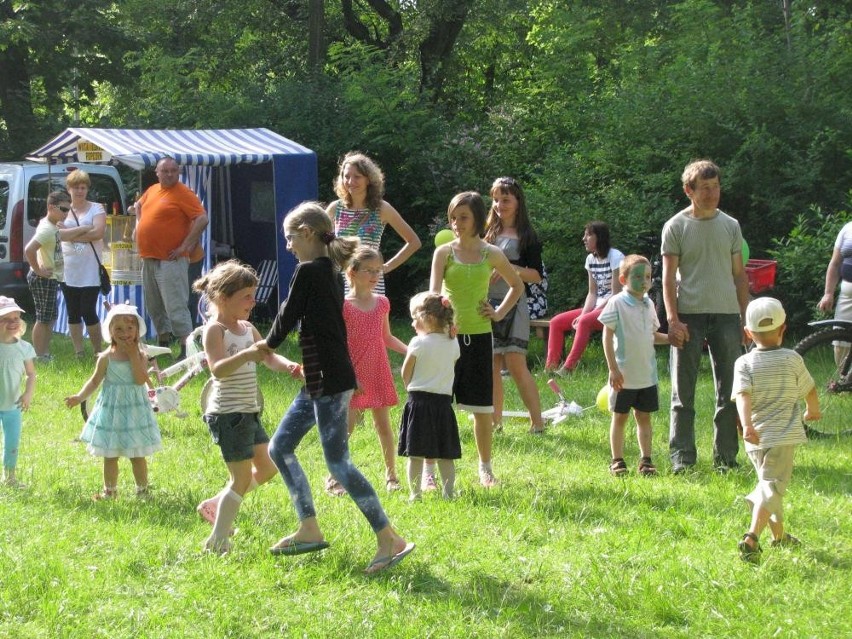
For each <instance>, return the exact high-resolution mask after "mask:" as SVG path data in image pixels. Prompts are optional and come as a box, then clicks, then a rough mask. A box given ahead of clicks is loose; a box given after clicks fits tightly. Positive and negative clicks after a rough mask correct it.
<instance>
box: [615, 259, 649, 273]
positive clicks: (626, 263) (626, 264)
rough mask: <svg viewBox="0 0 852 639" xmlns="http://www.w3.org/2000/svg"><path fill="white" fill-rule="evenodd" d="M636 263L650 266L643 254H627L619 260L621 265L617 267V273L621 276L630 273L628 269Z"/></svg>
mask: <svg viewBox="0 0 852 639" xmlns="http://www.w3.org/2000/svg"><path fill="white" fill-rule="evenodd" d="M637 264H647V265H648V267H650V266H651V262H650V261H649V260H648V258H647V257H645V256H644V255H636V254H632V255H628V256H627V257H625V258H624V259H623V260H622V261H621V266H620V267H619V269H618V274H619V275H620V276H622V277H627V276H628V275H630V270H631V269H632V268H633V267H634V266H636V265H637Z"/></svg>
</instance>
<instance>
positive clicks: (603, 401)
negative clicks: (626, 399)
mask: <svg viewBox="0 0 852 639" xmlns="http://www.w3.org/2000/svg"><path fill="white" fill-rule="evenodd" d="M595 404H596V405H597V407H598V408H599V409H600V410H601V411H602V412H604V413H608V412H609V384H604V386H603V388H601V389H600V390H599V391H598V396H597V399H596V400H595Z"/></svg>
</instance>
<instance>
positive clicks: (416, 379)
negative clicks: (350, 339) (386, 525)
mask: <svg viewBox="0 0 852 639" xmlns="http://www.w3.org/2000/svg"><path fill="white" fill-rule="evenodd" d="M410 310H411V318H412V320H414V321H413V322H412V326H414V330H415V331H417V335H416V336H415V337H414V338H412V340H411V342H410V343H409V345H408V353H407V354H406V356H405V361H403V363H402V380H403V382H405V387H406V389H407V390H408V401H407V402H406V403H405V409H404V410H403V414H402V426H401V428H400V432H399V448H398V451H397V452H398V454H399V455H400V457H408V486H409V489H410V490H411V497H410V501H417V500H419V499H420V497H421V482H420V476H421V474H422V472H423V460H424V458H427V457H428V458H430V459H436V460H437V462H438V469H439V470H440V472H441V485H442V488H443V495H444V497H445V498H447V499H450V498H452V496H453V491H454V486H455V480H456V466H455V461H453V460H455V459H460V458H461V443H460V442H459V426H458V422H457V421H456V414H455V411H454V410H453V381H454V378H455V373H454V369H455V364H456V360H457V359H458V358H459V343H458V340H456V336H455V327H454V326H453V307H452V304H450V300H448V299H447V298H446V297H443V296H442V295H440V294H438V293H429V292H423V293H418V294H417V295H415V296H414V297H412V298H411V302H410Z"/></svg>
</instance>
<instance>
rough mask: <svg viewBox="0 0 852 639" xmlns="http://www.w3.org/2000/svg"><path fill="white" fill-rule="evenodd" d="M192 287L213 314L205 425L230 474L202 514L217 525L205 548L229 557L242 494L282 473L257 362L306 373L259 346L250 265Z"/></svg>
mask: <svg viewBox="0 0 852 639" xmlns="http://www.w3.org/2000/svg"><path fill="white" fill-rule="evenodd" d="M193 288H194V289H195V290H196V291H198V292H199V293H202V294H204V295H206V296H207V300H208V302H209V304H210V308H211V310H212V314H211V317H210V320H209V322H208V323H207V326H206V327H205V329H204V338H203V339H204V354H205V357H206V358H207V364H208V365H209V367H210V372H211V374H212V376H213V378H212V387H211V392H210V395H209V398H208V401H207V403H206V404H207V405H206V406H205V407H204V421H205V422H206V423H207V426H208V427H209V428H210V434H211V435H212V436H213V441H214V442H215V443H216V444H217V445H218V446H219V448H220V449H221V450H222V458H223V459H224V460H225V465H226V466H227V467H228V472H229V473H230V481H229V482H228V484H227V485H226V486H225V488H224V489H223V490H222V491H221V492H220V493H219V494H218V495H215V496H214V497H211V498H210V499H206V500H204V501H203V502H201V503H200V504H199V505H198V509H197V510H198V512H199V514H200V515H201V516H202V517H204V518H205V519H206V520H207V521H209V522H210V523H212V524H213V532H211V533H210V536H209V537H208V538H207V541H206V542H205V544H204V547H205V549H206V550H207V551H210V552H215V553H219V554H224V553H226V552H228V551H229V550H230V549H231V544H230V541H229V539H228V538H229V536H230V534H231V530H232V526H233V523H234V520H235V519H236V517H237V512H238V511H239V509H240V504H241V503H242V501H243V496H244V495H245V494H246V493H247V492H248V491H250V490H252V489H253V488H256V487H257V486H259V485H260V484H262V483H264V482H266V481H269V480H270V479H272V477H274V476H275V474H276V472H277V471H276V468H275V465H274V464H273V463H272V460H271V459H270V458H269V452H268V446H269V436H268V435H267V434H266V431H264V430H263V426H261V424H260V420H259V414H260V401H259V393H258V386H257V368H256V367H257V362H263V363H264V364H265V365H266V366H267V367H268V368H270V369H272V370H275V371H281V372H287V373H289V374H290V375H292V376H293V377H299V376H300V375H301V367H300V366H299V365H298V364H296V363H295V362H291V361H290V360H288V359H286V358H284V357H282V356H280V355H276V354H274V353H269V352H268V351H263V350H259V349H258V348H257V346H256V344H255V343H256V342H259V341H260V340H261V336H260V333H258V331H257V329H256V328H255V327H254V326H252V324H251V322H249V321H248V317H249V315H250V313H251V311H252V309H253V308H254V304H255V301H254V296H255V292H256V291H257V274H256V273H255V272H254V270H253V269H252V268H251V267H249V266H246V265H244V264H241V263H240V262H238V261H237V260H229V261H227V262H223V263H221V264H218V265H217V266H216V268H214V269H213V270H212V271H210V272H209V273H207V274H206V275H205V276H204V277H202V278H201V279H199V280H197V281H196V282H195V284H194V285H193Z"/></svg>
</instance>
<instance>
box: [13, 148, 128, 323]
mask: <svg viewBox="0 0 852 639" xmlns="http://www.w3.org/2000/svg"><path fill="white" fill-rule="evenodd" d="M78 168H80V169H83V170H84V171H86V173H88V174H89V177H90V178H91V180H92V186H91V187H90V188H89V200H91V201H92V202H100V203H101V204H103V205H104V209H105V210H106V212H107V214H110V213H112V214H118V215H124V211H125V204H126V200H125V193H124V185H123V184H122V182H121V177H120V176H119V174H118V170H117V169H116V168H115V167H114V166H106V165H100V164H54V165H48V164H41V163H38V162H13V163H8V164H0V295H6V296H8V297H14V298H15V301H16V302H17V303H18V304H20V305H21V306H22V307H23V308H24V309H25V310H27V312H29V313H32V312H33V302H32V296H31V295H30V291H29V287H28V286H27V271H29V264H27V260H26V258H25V257H24V247H25V246H26V245H27V242H29V241H30V238H31V237H32V236H33V233H34V232H35V228H36V226H37V225H38V222H39V220H40V219H41V218H43V217H44V215H45V211H46V210H47V195H48V193H50V192H51V191H57V190H64V189H65V176H66V175H68V173H69V172H71V171H74V170H76V169H78Z"/></svg>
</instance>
